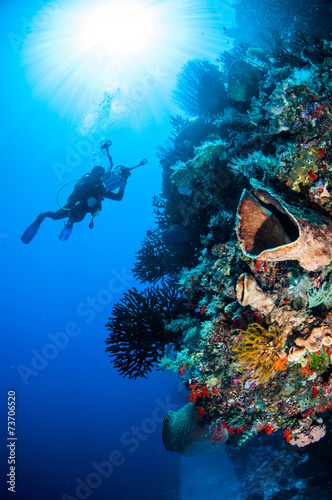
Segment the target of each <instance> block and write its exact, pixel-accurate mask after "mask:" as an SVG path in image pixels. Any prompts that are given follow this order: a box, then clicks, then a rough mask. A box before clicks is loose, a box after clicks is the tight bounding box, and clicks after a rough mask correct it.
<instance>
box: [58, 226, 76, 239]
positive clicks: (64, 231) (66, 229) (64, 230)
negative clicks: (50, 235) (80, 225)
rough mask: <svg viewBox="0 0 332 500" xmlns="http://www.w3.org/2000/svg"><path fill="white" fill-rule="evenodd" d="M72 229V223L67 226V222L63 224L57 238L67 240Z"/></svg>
mask: <svg viewBox="0 0 332 500" xmlns="http://www.w3.org/2000/svg"><path fill="white" fill-rule="evenodd" d="M72 230H73V225H72V224H71V225H70V226H68V225H67V224H65V225H64V226H63V228H62V229H61V231H60V234H59V240H61V241H67V240H68V238H69V236H70V235H71V233H72Z"/></svg>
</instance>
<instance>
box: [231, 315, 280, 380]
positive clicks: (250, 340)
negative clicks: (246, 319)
mask: <svg viewBox="0 0 332 500" xmlns="http://www.w3.org/2000/svg"><path fill="white" fill-rule="evenodd" d="M238 331H239V332H240V333H241V334H242V338H241V339H240V340H239V342H238V344H237V345H236V347H234V348H233V353H234V362H235V365H236V367H237V368H238V369H239V371H240V372H244V375H243V379H244V380H245V379H248V378H250V379H251V380H253V381H256V382H257V383H259V384H262V383H266V382H268V381H269V380H270V377H271V376H273V374H274V372H276V371H277V370H278V369H280V366H279V365H280V359H281V358H283V357H284V356H285V354H284V352H283V346H284V343H285V339H284V336H283V334H282V332H281V331H280V330H279V329H278V328H275V327H274V326H271V325H270V326H269V327H268V329H267V330H266V329H265V328H264V327H263V326H261V325H259V324H258V323H251V324H250V325H248V329H247V330H238Z"/></svg>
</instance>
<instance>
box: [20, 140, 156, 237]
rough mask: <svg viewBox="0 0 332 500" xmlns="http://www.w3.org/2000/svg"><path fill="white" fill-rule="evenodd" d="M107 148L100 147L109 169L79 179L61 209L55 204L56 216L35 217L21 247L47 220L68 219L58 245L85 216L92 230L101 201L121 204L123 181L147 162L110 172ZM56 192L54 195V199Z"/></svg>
mask: <svg viewBox="0 0 332 500" xmlns="http://www.w3.org/2000/svg"><path fill="white" fill-rule="evenodd" d="M111 144H112V143H111V141H107V142H106V143H105V144H104V145H103V146H102V150H103V149H104V150H106V154H107V156H108V158H109V160H110V169H109V170H108V171H107V172H106V170H105V168H104V167H101V166H96V167H94V168H93V169H92V170H91V172H90V173H88V174H85V175H84V176H83V177H82V178H81V179H79V180H78V182H77V183H76V185H75V188H74V190H73V192H72V193H71V195H70V196H69V198H68V200H67V203H66V204H65V205H64V206H61V205H60V204H59V202H58V204H59V206H60V209H59V210H57V211H56V212H52V211H48V212H43V213H41V214H39V215H38V217H37V218H36V220H35V221H34V222H33V223H32V224H31V225H30V226H29V227H28V228H27V229H26V230H25V231H24V233H23V235H22V236H21V240H22V242H23V243H25V244H28V243H30V241H31V240H32V239H33V238H34V237H35V236H36V234H37V232H38V229H39V228H40V225H41V223H42V222H43V220H44V219H45V218H47V217H48V218H50V219H53V220H60V219H65V218H67V217H68V220H67V222H66V223H65V225H64V227H63V228H62V230H61V232H60V234H59V239H60V240H61V241H66V240H67V239H68V238H69V236H70V235H71V233H72V230H73V224H74V223H75V222H80V221H82V220H83V219H84V217H85V216H86V214H88V213H90V214H91V215H92V219H91V222H90V224H89V228H90V229H92V228H93V225H94V217H95V216H96V215H97V214H98V213H99V212H100V211H101V202H102V201H103V200H104V199H105V198H107V199H109V200H116V201H121V200H122V198H123V195H124V190H125V187H126V184H127V179H128V177H129V176H130V175H131V172H130V171H131V170H133V169H134V168H137V167H139V166H141V165H145V163H147V160H145V159H144V160H142V161H141V162H140V163H139V164H138V165H136V166H135V167H131V168H127V167H124V166H123V165H119V166H117V167H116V168H115V169H114V170H113V162H112V158H111V156H110V154H109V151H108V148H109V146H111ZM71 182H73V181H71ZM67 184H69V183H67ZM67 184H65V185H67ZM63 187H64V186H63ZM116 188H119V190H118V192H117V193H114V192H113V190H114V189H116ZM61 189H62V188H61ZM61 189H60V191H61ZM60 191H59V192H58V195H59V193H60ZM58 195H57V201H58Z"/></svg>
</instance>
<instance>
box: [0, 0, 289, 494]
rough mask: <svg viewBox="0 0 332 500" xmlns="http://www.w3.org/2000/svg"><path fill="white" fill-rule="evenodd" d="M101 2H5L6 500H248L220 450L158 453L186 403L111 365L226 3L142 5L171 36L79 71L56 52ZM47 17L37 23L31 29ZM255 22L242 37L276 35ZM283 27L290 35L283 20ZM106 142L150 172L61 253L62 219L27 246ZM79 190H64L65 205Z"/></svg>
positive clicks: (66, 54) (219, 40) (228, 8)
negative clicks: (137, 53)
mask: <svg viewBox="0 0 332 500" xmlns="http://www.w3.org/2000/svg"><path fill="white" fill-rule="evenodd" d="M100 3H101V2H100V1H97V0H95V1H90V2H87V1H86V2H81V3H78V2H77V1H75V0H63V1H62V2H61V1H60V0H59V1H57V2H56V1H55V2H52V3H46V2H45V3H44V2H42V1H38V2H37V1H34V0H27V1H25V2H23V0H17V1H16V2H14V3H13V2H9V1H7V0H4V1H2V2H1V7H0V14H1V26H2V28H1V29H2V37H1V48H0V54H1V67H2V68H3V76H2V81H1V97H0V99H1V111H2V118H3V119H2V130H1V138H2V141H1V158H2V168H1V169H0V185H1V199H0V203H1V211H0V213H1V214H2V218H1V224H0V252H1V265H2V271H1V332H2V339H3V342H2V347H1V351H0V373H1V377H0V401H1V404H0V408H1V413H0V428H1V435H0V437H1V442H0V457H1V470H0V475H1V477H0V481H1V483H0V499H7V498H15V499H17V500H28V499H34V500H73V499H76V500H79V499H82V500H85V499H88V498H91V499H92V500H143V499H144V500H155V499H157V498H158V499H161V500H180V499H181V500H198V499H201V498H208V499H209V500H214V499H220V500H242V499H244V498H246V496H245V495H244V492H241V488H240V486H239V482H238V479H239V476H238V472H237V471H235V469H234V467H233V465H232V462H231V460H230V457H231V455H232V453H231V454H230V453H229V451H227V449H224V448H223V449H222V450H221V451H220V452H218V453H216V454H213V455H209V456H208V457H198V458H197V457H196V458H194V459H188V458H183V457H180V455H177V454H175V453H171V452H169V451H167V450H166V449H165V448H164V446H163V444H162V440H161V427H162V418H163V416H164V415H165V413H167V411H168V410H170V409H173V410H175V409H177V408H179V407H181V406H183V405H184V404H185V403H186V402H187V399H186V398H187V396H188V394H187V393H186V391H184V390H182V391H181V390H179V388H178V384H177V381H176V379H175V377H173V376H172V375H170V374H168V373H163V372H159V371H157V370H154V371H153V372H152V373H151V374H150V375H149V377H148V378H147V379H140V378H138V379H137V380H128V379H124V378H122V377H121V376H120V375H119V374H118V372H117V371H116V370H115V369H114V368H113V366H112V365H111V363H110V361H109V358H108V356H107V354H106V353H105V339H106V337H107V336H108V332H107V330H106V329H105V323H106V322H107V321H108V318H109V316H110V315H111V311H112V307H113V306H114V304H115V303H116V302H118V301H119V299H120V298H121V296H122V295H123V293H124V292H125V291H126V290H127V289H128V288H130V287H132V286H136V287H138V288H140V287H141V286H142V285H140V284H139V283H137V282H136V281H135V279H134V278H133V275H132V268H133V265H134V262H135V252H137V251H138V250H139V249H140V248H141V242H142V240H143V238H144V236H145V234H146V231H147V230H149V229H150V228H151V227H153V224H154V213H153V207H152V198H153V196H155V195H158V194H160V191H161V180H162V177H161V174H162V171H161V168H160V167H159V160H158V158H157V155H156V147H157V146H159V145H162V144H163V143H164V142H165V141H166V139H167V137H168V136H169V134H170V132H171V126H170V124H169V115H171V114H172V115H175V114H177V113H179V110H178V109H177V108H176V107H175V106H174V104H172V102H171V99H170V92H171V90H172V88H173V87H174V83H175V81H176V75H177V74H178V73H179V71H180V70H181V67H182V66H183V64H185V63H186V62H187V61H188V60H189V59H192V58H196V57H200V58H204V57H205V58H207V59H209V60H210V61H212V62H213V61H214V59H215V58H216V57H217V56H218V54H219V53H220V52H221V51H222V50H225V49H226V48H230V47H231V46H232V44H233V39H232V38H231V37H228V35H227V30H228V29H231V28H232V27H234V11H233V8H232V3H233V2H232V1H231V0H230V1H229V2H226V1H225V2H222V1H214V0H207V1H204V2H203V1H198V2H195V1H194V0H192V1H189V0H186V1H183V2H178V3H176V2H174V1H172V0H160V1H158V0H156V1H155V2H145V3H144V5H147V6H148V8H149V9H152V11H153V12H155V11H156V12H158V9H159V12H160V13H161V18H162V19H164V22H165V23H166V24H165V25H164V28H165V30H164V31H165V32H163V37H162V38H160V39H159V40H158V43H155V44H153V43H152V48H150V49H151V50H150V51H148V52H147V53H146V57H142V58H139V57H138V58H134V59H132V60H131V62H130V64H127V63H128V61H126V58H125V57H124V59H123V61H120V62H119V61H114V60H112V61H111V63H110V60H109V58H108V56H105V60H104V63H103V53H102V51H99V52H98V53H96V54H94V57H91V58H90V59H89V58H87V59H84V58H83V59H82V57H81V54H79V51H78V53H77V54H75V52H74V51H73V47H74V45H73V46H71V45H70V44H67V42H66V38H65V37H64V38H63V33H68V30H69V32H70V29H71V27H72V26H71V23H72V21H73V20H75V19H76V17H77V15H79V14H80V9H81V8H82V9H83V8H84V9H85V8H88V7H93V6H96V5H98V4H100ZM106 3H110V4H111V3H112V0H109V1H108V2H106ZM126 3H128V6H129V1H128V2H126ZM134 3H136V4H137V3H140V2H137V1H136V2H134ZM265 3H266V2H265ZM279 3H280V4H283V2H279ZM288 3H289V2H287V5H288ZM237 4H241V1H239V2H234V5H237ZM45 8H48V10H47V12H48V14H47V16H46V18H42V17H39V18H38V17H36V16H38V14H39V13H40V11H43V9H45ZM128 8H129V7H128ZM52 12H53V13H54V14H52ZM59 12H60V14H61V16H62V17H61V16H60V17H59ZM257 14H260V16H259V22H258V25H259V26H258V28H257V26H256V28H257V30H256V31H255V30H254V29H248V33H247V35H248V38H249V39H250V38H251V39H253V38H254V37H255V36H257V33H258V32H259V31H260V29H261V28H262V26H264V27H265V28H266V29H268V27H269V26H270V25H272V26H274V27H276V26H278V19H276V18H273V19H272V18H270V17H269V16H266V17H264V15H263V16H262V12H258V13H257ZM279 14H280V16H281V17H282V16H284V19H285V18H287V19H288V20H289V24H290V25H292V20H291V19H293V17H292V16H293V14H292V15H291V16H290V14H291V13H290V14H289V16H288V12H286V14H285V9H281V13H279ZM251 15H252V12H251ZM241 16H242V17H243V16H245V13H244V12H240V15H239V17H238V20H239V21H241V19H242V18H241ZM287 16H288V17H287ZM254 17H255V16H253V18H252V19H253V20H254ZM271 19H272V20H271ZM295 21H296V19H295V17H294V19H293V22H295ZM242 22H243V19H242ZM249 22H250V21H249V20H248V23H249ZM259 23H260V24H259ZM279 24H280V23H279ZM250 26H251V25H249V24H248V28H250ZM287 29H288V28H287ZM237 35H238V37H239V40H242V39H245V38H246V37H245V33H244V31H243V30H242V31H240V32H238V33H237ZM63 40H65V42H64V43H63ZM76 48H77V47H76ZM143 55H144V54H143ZM53 57H54V60H53ZM75 57H76V59H75ZM125 62H126V64H127V65H125ZM112 92H114V94H112ZM112 95H113V99H115V100H113V101H112V99H111V104H110V96H112ZM114 95H115V97H114ZM117 99H118V100H117ZM112 106H113V107H112ZM110 110H111V111H110ZM106 139H109V140H111V141H112V147H111V154H112V157H113V161H114V164H115V165H118V164H123V165H125V166H128V167H131V166H134V165H136V164H138V163H139V162H140V161H141V160H142V159H143V158H146V159H147V160H148V163H147V164H146V165H144V166H142V167H141V168H139V169H136V170H134V171H133V172H132V175H131V177H130V178H129V181H128V185H127V187H126V190H125V195H124V198H123V200H122V201H121V202H117V201H112V200H105V201H104V203H103V209H102V212H101V214H100V215H99V216H97V217H96V219H95V227H94V228H93V229H92V230H91V229H89V227H88V224H89V222H90V217H88V216H87V217H86V219H84V221H82V222H81V223H80V224H75V226H74V229H73V233H72V235H71V237H70V238H69V239H68V241H66V242H61V241H59V239H58V234H59V232H60V230H61V229H62V227H63V221H52V220H50V219H46V220H45V221H44V222H43V224H42V226H41V228H40V230H39V232H38V234H37V235H36V237H35V239H34V240H33V241H32V242H31V243H30V244H29V245H24V244H23V243H22V242H21V240H20V236H21V235H22V233H23V231H24V230H25V229H26V227H27V226H28V225H29V224H30V223H31V222H32V221H33V220H34V219H35V218H36V216H37V215H38V214H39V213H40V212H42V211H46V210H57V208H58V206H57V204H56V195H57V193H58V191H59V190H60V188H61V187H62V186H64V185H65V184H66V183H68V182H69V181H72V180H73V179H79V178H80V177H82V176H83V175H84V174H85V173H86V172H89V171H90V170H91V168H92V167H93V166H94V165H98V164H102V165H103V166H104V167H107V165H108V163H107V158H106V157H105V156H103V155H102V153H101V150H100V144H102V143H103V141H105V140H106ZM73 186H74V184H70V185H68V186H65V187H64V189H63V190H62V191H61V192H60V194H59V199H60V201H61V202H62V203H65V202H66V197H67V196H68V195H69V194H70V192H71V189H72V187H73ZM8 391H15V404H16V408H15V419H16V421H15V424H16V433H15V437H16V438H17V439H16V440H13V439H11V438H10V439H8V431H7V414H8V408H7V399H8ZM8 443H9V444H10V443H14V445H15V474H16V486H15V494H14V493H11V492H9V491H8V484H7V480H8V477H7V474H8V473H9V464H8V457H9V455H10V447H8V446H7V444H8ZM14 445H12V447H14ZM234 454H235V455H236V452H233V455H234ZM231 458H232V457H231ZM264 487H265V486H264ZM262 488H263V486H262Z"/></svg>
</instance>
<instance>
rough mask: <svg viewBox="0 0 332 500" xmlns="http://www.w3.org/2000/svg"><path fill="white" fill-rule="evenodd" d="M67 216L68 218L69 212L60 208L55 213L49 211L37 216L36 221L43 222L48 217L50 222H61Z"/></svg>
mask: <svg viewBox="0 0 332 500" xmlns="http://www.w3.org/2000/svg"><path fill="white" fill-rule="evenodd" d="M68 216H69V211H68V210H64V209H63V208H60V209H59V210H57V211H56V212H52V211H51V210H49V211H48V212H43V213H41V214H40V215H38V217H37V219H38V220H41V221H43V220H44V219H46V217H48V218H49V219H52V220H61V219H65V218H66V217H68Z"/></svg>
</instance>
